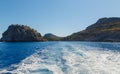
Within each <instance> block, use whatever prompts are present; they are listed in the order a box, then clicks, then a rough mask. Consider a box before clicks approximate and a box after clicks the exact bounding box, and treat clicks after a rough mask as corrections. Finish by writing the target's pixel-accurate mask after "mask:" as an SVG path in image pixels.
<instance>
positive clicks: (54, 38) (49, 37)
mask: <svg viewBox="0 0 120 74" xmlns="http://www.w3.org/2000/svg"><path fill="white" fill-rule="evenodd" d="M43 38H44V39H47V40H48V41H60V39H61V38H62V37H59V36H56V35H54V34H52V33H47V34H45V35H44V36H43Z"/></svg>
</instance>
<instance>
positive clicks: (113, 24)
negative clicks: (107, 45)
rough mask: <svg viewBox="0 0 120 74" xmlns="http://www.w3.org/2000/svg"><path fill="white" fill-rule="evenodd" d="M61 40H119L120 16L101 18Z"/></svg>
mask: <svg viewBox="0 0 120 74" xmlns="http://www.w3.org/2000/svg"><path fill="white" fill-rule="evenodd" d="M62 40H65V41H99V42H120V18H118V17H112V18H101V19H99V20H98V21H97V22H96V23H95V24H92V25H91V26H88V27H87V28H86V29H85V30H83V31H80V32H77V33H73V34H72V35H70V36H67V37H65V38H63V39H62Z"/></svg>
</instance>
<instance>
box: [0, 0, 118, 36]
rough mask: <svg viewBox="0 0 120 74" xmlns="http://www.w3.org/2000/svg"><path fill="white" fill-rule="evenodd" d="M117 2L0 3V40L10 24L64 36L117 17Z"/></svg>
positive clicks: (43, 0)
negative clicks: (98, 21) (102, 19)
mask: <svg viewBox="0 0 120 74" xmlns="http://www.w3.org/2000/svg"><path fill="white" fill-rule="evenodd" d="M119 3H120V0H0V37H1V34H2V33H3V32H4V31H5V30H6V29H7V27H8V26H9V25H10V24H24V25H28V26H30V27H32V28H34V29H36V30H37V31H38V32H40V33H41V34H42V35H44V34H46V33H53V34H55V35H58V36H67V35H70V34H72V33H74V32H78V31H81V30H83V29H85V28H86V27H87V26H89V25H91V24H93V23H95V22H96V21H97V20H98V19H99V18H102V17H120V4H119Z"/></svg>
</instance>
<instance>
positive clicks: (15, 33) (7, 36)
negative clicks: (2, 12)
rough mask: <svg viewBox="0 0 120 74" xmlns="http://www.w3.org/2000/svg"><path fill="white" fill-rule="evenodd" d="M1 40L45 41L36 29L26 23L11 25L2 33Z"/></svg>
mask: <svg viewBox="0 0 120 74" xmlns="http://www.w3.org/2000/svg"><path fill="white" fill-rule="evenodd" d="M1 41H5V42H27V41H28V42H29V41H44V39H43V38H42V36H41V34H40V33H38V32H37V31H36V30H34V29H32V28H30V27H28V26H24V25H10V26H9V27H8V29H7V30H6V31H5V32H4V33H3V34H2V38H1Z"/></svg>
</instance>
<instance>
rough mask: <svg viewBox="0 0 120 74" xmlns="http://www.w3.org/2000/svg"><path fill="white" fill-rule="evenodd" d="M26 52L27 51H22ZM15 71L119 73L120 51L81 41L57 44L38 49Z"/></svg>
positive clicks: (26, 73)
mask: <svg viewBox="0 0 120 74" xmlns="http://www.w3.org/2000/svg"><path fill="white" fill-rule="evenodd" d="M23 54H24V53H23ZM11 67H17V68H16V69H14V70H12V71H7V69H4V70H2V71H1V73H2V72H8V73H12V74H120V53H119V51H118V52H114V51H112V50H109V49H107V48H100V47H92V46H85V45H80V44H74V43H70V44H65V43H63V44H61V43H59V44H55V45H50V46H46V47H44V48H40V49H38V50H36V52H35V53H34V54H32V55H30V56H29V57H27V58H25V59H24V60H22V61H21V62H20V63H19V64H16V65H15V64H14V65H11Z"/></svg>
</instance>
